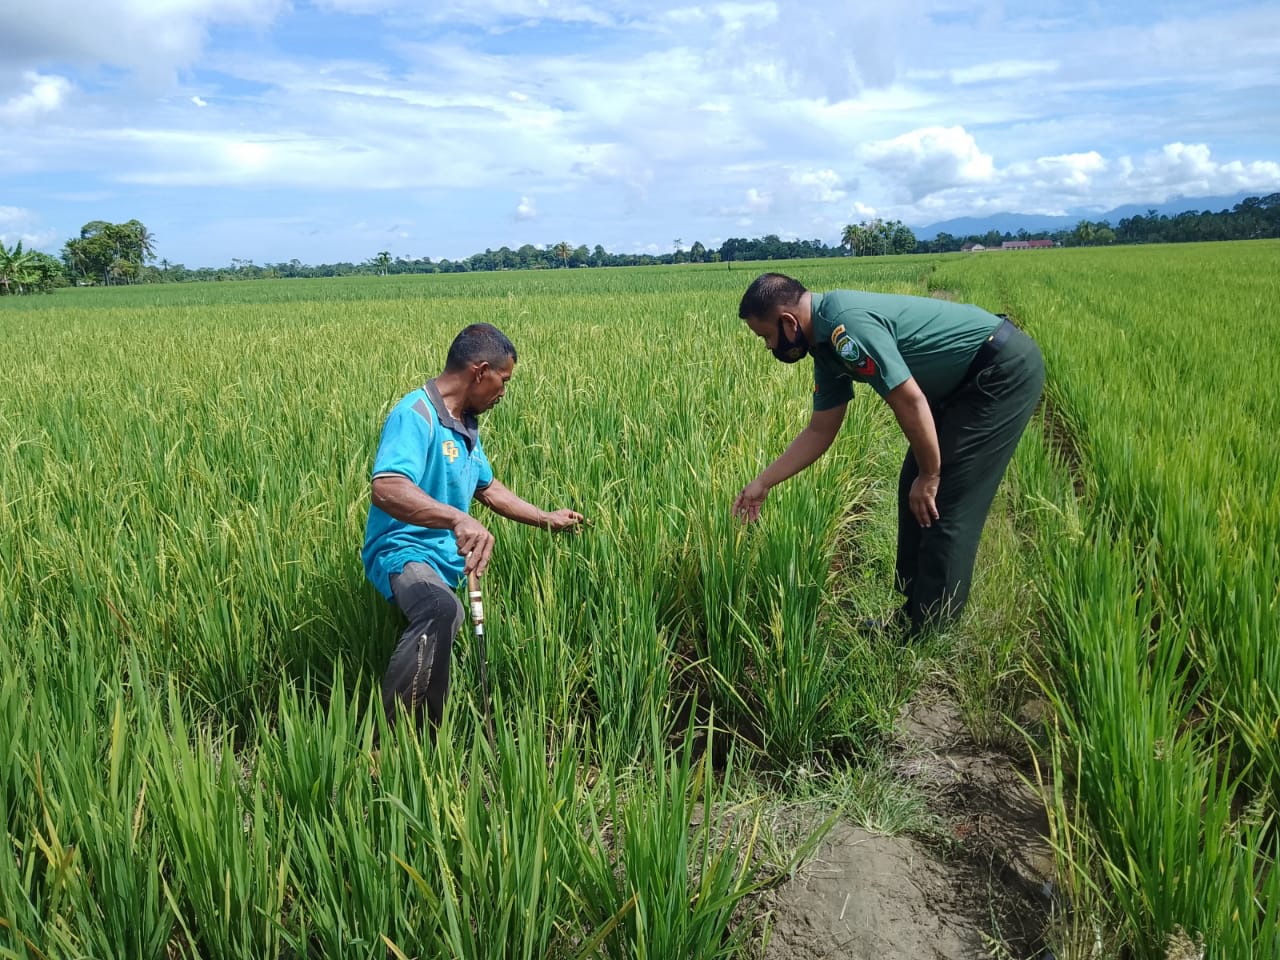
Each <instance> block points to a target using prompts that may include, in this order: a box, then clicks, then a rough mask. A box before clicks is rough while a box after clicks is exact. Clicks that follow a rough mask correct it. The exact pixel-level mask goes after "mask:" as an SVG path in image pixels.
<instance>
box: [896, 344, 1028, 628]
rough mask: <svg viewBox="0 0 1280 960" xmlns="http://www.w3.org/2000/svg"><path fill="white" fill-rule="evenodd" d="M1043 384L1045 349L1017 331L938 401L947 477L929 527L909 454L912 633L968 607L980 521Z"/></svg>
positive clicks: (907, 577) (908, 606) (903, 557)
mask: <svg viewBox="0 0 1280 960" xmlns="http://www.w3.org/2000/svg"><path fill="white" fill-rule="evenodd" d="M1043 387H1044V360H1043V358H1042V357H1041V356H1040V349H1039V348H1038V347H1037V346H1036V344H1035V341H1033V340H1032V339H1031V338H1030V337H1028V336H1027V335H1026V334H1025V333H1023V332H1022V331H1021V330H1015V331H1014V332H1013V334H1012V335H1011V336H1010V337H1009V339H1008V341H1006V342H1005V344H1004V346H1003V347H1002V348H1001V350H1000V352H999V353H998V354H996V356H995V359H994V360H993V361H992V362H991V364H990V365H988V366H987V367H985V368H984V369H982V370H980V371H979V372H978V374H977V375H976V376H975V377H974V378H973V379H971V380H970V381H969V382H968V383H965V384H962V385H961V386H960V387H958V388H957V389H956V390H955V391H954V392H953V393H952V394H951V396H949V397H947V398H946V400H945V401H944V402H942V403H938V404H935V405H934V406H933V422H934V426H935V427H936V429H937V433H938V445H939V447H940V449H941V453H942V480H941V482H940V484H939V487H938V496H937V500H936V503H937V507H938V519H937V520H935V521H933V524H932V525H931V526H929V527H921V526H920V524H919V522H918V521H917V520H916V518H915V516H914V515H913V514H912V513H911V509H910V506H909V503H908V499H907V497H908V494H909V493H910V491H911V484H912V482H913V481H914V480H915V478H916V476H917V475H918V474H919V472H920V469H919V466H918V465H917V464H916V458H915V455H914V454H912V453H911V452H910V451H908V452H907V458H906V460H905V461H904V462H903V464H902V473H901V474H900V475H899V477H898V565H897V587H898V590H899V592H901V593H902V594H904V595H905V596H906V598H907V600H906V603H905V604H903V612H904V613H905V614H906V615H907V618H908V619H909V620H910V628H909V629H910V632H911V634H919V633H921V632H922V631H923V630H925V629H926V628H938V627H943V626H946V625H947V624H948V623H949V622H951V621H952V620H954V619H955V618H956V617H958V616H959V615H960V612H961V611H962V610H963V609H964V605H965V601H967V600H968V598H969V587H970V584H971V582H972V580H973V565H974V561H975V559H976V558H977V556H978V541H979V540H980V539H981V537H982V527H983V524H984V523H985V522H986V519H987V513H988V511H990V509H991V502H992V501H993V500H994V499H995V495H996V488H997V487H998V486H999V485H1000V479H1001V478H1002V477H1003V476H1004V472H1005V468H1006V467H1008V465H1009V461H1010V460H1011V459H1012V458H1013V451H1014V449H1015V448H1016V447H1017V445H1018V438H1019V437H1021V436H1022V432H1023V430H1024V429H1026V426H1027V422H1028V421H1029V420H1030V419H1031V414H1032V412H1033V411H1034V410H1035V407H1036V403H1037V402H1038V401H1039V399H1040V391H1041V390H1042V389H1043Z"/></svg>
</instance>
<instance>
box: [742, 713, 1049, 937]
mask: <svg viewBox="0 0 1280 960" xmlns="http://www.w3.org/2000/svg"><path fill="white" fill-rule="evenodd" d="M899 729H900V733H899V744H898V747H899V759H898V763H899V769H900V773H901V775H902V776H903V777H904V778H906V779H909V780H911V781H913V782H915V783H916V785H917V786H918V787H919V788H920V789H921V790H922V792H923V793H924V794H925V795H927V796H928V797H930V798H931V801H930V806H931V809H932V812H933V813H934V814H935V816H937V817H938V818H939V820H940V822H941V823H942V824H944V837H943V838H941V839H939V838H937V837H930V838H913V837H901V836H900V837H886V836H880V835H876V834H873V833H869V832H867V831H866V830H863V829H861V828H860V827H858V826H855V825H854V824H852V823H848V822H840V823H837V824H836V825H835V826H834V827H833V828H832V830H831V832H830V833H829V834H828V835H827V837H826V839H825V841H824V842H823V843H822V845H821V846H820V847H819V848H818V850H817V851H816V853H815V856H814V857H813V858H812V859H811V860H810V861H808V862H807V863H806V864H805V865H804V866H803V867H801V868H800V869H799V870H798V871H797V872H796V874H795V877H794V879H792V880H790V881H788V882H787V883H785V884H783V885H781V886H779V887H776V888H774V889H773V890H772V891H770V892H769V893H768V894H767V895H766V896H765V897H764V899H763V903H762V904H761V905H762V906H763V907H764V908H765V909H766V910H767V911H769V913H770V925H771V929H772V935H771V937H770V938H769V941H768V943H767V946H766V947H765V948H764V950H763V956H764V957H765V958H767V960H816V958H828V957H841V958H851V960H864V958H865V960H972V958H977V957H988V956H999V957H1005V958H1007V957H1014V958H1019V960H1031V958H1041V957H1044V956H1046V955H1047V952H1046V949H1045V945H1044V942H1043V939H1044V934H1045V931H1046V928H1047V925H1048V920H1049V911H1050V906H1051V896H1052V892H1053V886H1052V877H1053V854H1052V850H1051V848H1050V846H1049V843H1048V841H1047V839H1046V837H1047V832H1048V821H1047V818H1046V816H1045V811H1044V804H1043V802H1042V800H1041V799H1040V795H1039V793H1038V791H1037V790H1035V789H1033V788H1032V787H1030V786H1028V784H1027V782H1026V781H1027V780H1028V779H1032V778H1030V777H1029V771H1028V770H1027V769H1026V768H1025V767H1024V765H1023V763H1022V762H1020V761H1019V760H1018V759H1017V758H1015V757H1013V756H1010V755H1009V754H1007V753H1004V752H1002V751H1000V750H998V749H992V748H983V747H980V746H978V745H977V744H975V743H974V742H973V740H972V738H971V737H970V736H969V735H968V733H967V732H966V730H965V727H964V724H963V722H962V721H961V720H960V715H959V711H958V710H957V709H956V708H955V707H954V705H952V704H950V703H948V702H946V701H945V700H941V699H936V698H934V699H928V700H925V699H922V700H920V701H918V702H916V703H914V704H912V705H911V706H910V707H909V708H908V709H907V711H906V712H905V715H904V716H903V718H902V721H901V723H900V724H899ZM996 944H998V945H999V946H998V949H997V948H996V947H995V946H994V945H996Z"/></svg>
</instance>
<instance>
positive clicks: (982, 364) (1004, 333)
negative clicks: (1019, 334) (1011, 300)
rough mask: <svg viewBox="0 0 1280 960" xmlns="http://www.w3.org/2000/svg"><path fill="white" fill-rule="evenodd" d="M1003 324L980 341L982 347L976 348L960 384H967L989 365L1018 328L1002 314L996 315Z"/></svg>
mask: <svg viewBox="0 0 1280 960" xmlns="http://www.w3.org/2000/svg"><path fill="white" fill-rule="evenodd" d="M996 316H997V317H999V318H1000V319H1001V320H1002V321H1003V322H1002V323H1001V324H1000V326H998V327H996V328H995V330H994V331H993V332H992V334H991V336H989V337H987V339H985V340H983V341H982V346H980V347H978V352H977V353H976V354H974V356H973V360H972V361H970V363H969V369H968V370H966V371H965V372H964V376H963V377H962V378H961V379H960V383H961V384H965V383H968V382H969V381H970V380H972V379H973V378H974V377H976V376H977V375H978V374H979V373H981V372H982V371H983V370H985V369H986V368H987V367H989V366H990V365H991V361H993V360H995V358H996V354H998V353H999V352H1000V348H1001V347H1003V346H1004V344H1005V341H1006V340H1008V339H1009V337H1010V336H1012V335H1013V331H1015V330H1017V329H1018V328H1017V327H1016V326H1014V323H1013V321H1012V320H1010V319H1009V318H1008V317H1006V316H1005V315H1004V314H1003V313H997V314H996Z"/></svg>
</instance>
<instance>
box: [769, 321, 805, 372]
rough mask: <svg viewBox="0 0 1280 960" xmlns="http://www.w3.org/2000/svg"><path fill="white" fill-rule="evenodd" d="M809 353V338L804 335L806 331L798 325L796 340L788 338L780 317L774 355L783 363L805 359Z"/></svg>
mask: <svg viewBox="0 0 1280 960" xmlns="http://www.w3.org/2000/svg"><path fill="white" fill-rule="evenodd" d="M808 353H809V338H808V337H806V336H805V335H804V331H803V330H801V329H800V328H799V327H798V326H797V327H796V338H795V339H794V340H789V339H787V335H786V334H785V333H783V332H782V318H781V317H779V318H778V345H777V346H776V347H774V348H773V355H774V356H775V357H777V358H778V359H779V360H781V361H782V362H783V363H796V362H797V361H800V360H803V359H804V358H805V356H807V355H808Z"/></svg>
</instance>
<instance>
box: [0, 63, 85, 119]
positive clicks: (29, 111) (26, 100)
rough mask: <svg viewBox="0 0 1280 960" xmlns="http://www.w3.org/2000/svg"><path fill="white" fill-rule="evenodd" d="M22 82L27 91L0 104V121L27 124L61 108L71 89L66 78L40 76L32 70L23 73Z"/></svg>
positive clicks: (69, 82)
mask: <svg viewBox="0 0 1280 960" xmlns="http://www.w3.org/2000/svg"><path fill="white" fill-rule="evenodd" d="M22 80H23V82H24V83H25V84H26V85H27V88H28V89H27V91H26V92H25V93H20V94H17V95H16V96H13V97H10V98H9V99H8V100H6V101H4V102H3V103H0V120H4V121H8V122H10V123H29V122H31V121H33V120H35V119H36V118H37V117H39V116H40V115H42V114H46V113H52V112H53V111H55V110H57V109H58V108H59V107H61V106H62V104H63V101H65V100H66V98H67V95H68V94H69V93H70V92H71V89H72V87H71V81H69V80H68V79H67V78H66V77H59V76H56V75H46V74H40V73H36V72H35V71H33V70H26V71H24V72H23V74H22Z"/></svg>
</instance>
